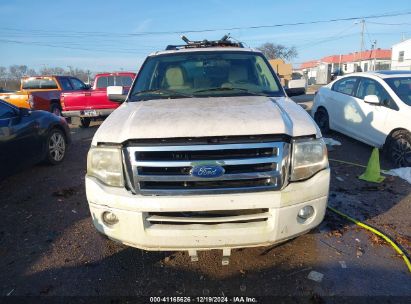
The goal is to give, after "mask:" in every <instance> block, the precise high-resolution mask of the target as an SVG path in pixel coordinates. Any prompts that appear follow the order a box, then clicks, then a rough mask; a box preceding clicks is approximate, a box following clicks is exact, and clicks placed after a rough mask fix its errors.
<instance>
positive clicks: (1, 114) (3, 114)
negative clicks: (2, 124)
mask: <svg viewBox="0 0 411 304" xmlns="http://www.w3.org/2000/svg"><path fill="white" fill-rule="evenodd" d="M15 116H16V112H15V111H14V110H13V108H12V107H10V106H8V105H6V104H4V103H0V119H8V118H13V117H15Z"/></svg>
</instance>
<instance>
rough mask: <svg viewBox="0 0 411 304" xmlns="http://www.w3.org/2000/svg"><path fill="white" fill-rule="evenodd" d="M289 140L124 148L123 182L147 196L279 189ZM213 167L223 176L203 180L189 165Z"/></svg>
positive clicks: (284, 177)
mask: <svg viewBox="0 0 411 304" xmlns="http://www.w3.org/2000/svg"><path fill="white" fill-rule="evenodd" d="M288 154H289V144H288V143H286V142H263V143H262V142H257V143H244V144H241V143H240V144H239V143H236V144H195V145H192V144H189V145H153V146H145V145H144V146H143V145H142V146H134V145H132V146H128V147H127V148H125V156H126V160H127V161H126V166H127V169H128V170H127V172H128V181H129V186H130V188H131V190H132V191H133V192H134V193H141V194H146V195H184V194H192V193H196V194H210V193H212V194H214V193H227V192H244V191H264V190H276V189H279V188H281V186H282V185H283V183H284V180H286V175H287V171H288V170H287V168H288ZM201 165H218V166H220V167H222V168H223V169H224V174H223V175H221V176H218V177H212V178H203V177H198V176H194V175H192V174H191V172H192V169H193V167H195V166H201Z"/></svg>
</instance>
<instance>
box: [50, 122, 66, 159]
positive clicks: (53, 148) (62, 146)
mask: <svg viewBox="0 0 411 304" xmlns="http://www.w3.org/2000/svg"><path fill="white" fill-rule="evenodd" d="M65 155H66V139H65V136H64V134H63V132H61V131H60V130H58V129H54V130H52V131H51V132H50V134H49V136H48V140H47V157H46V161H47V162H49V163H50V164H52V165H57V164H59V163H61V162H62V161H63V159H64V156H65Z"/></svg>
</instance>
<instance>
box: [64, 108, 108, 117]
mask: <svg viewBox="0 0 411 304" xmlns="http://www.w3.org/2000/svg"><path fill="white" fill-rule="evenodd" d="M88 110H95V111H96V115H92V116H90V115H86V114H85V111H88ZM113 111H114V109H86V110H79V111H62V112H61V114H62V115H63V116H64V117H91V118H93V117H107V116H109V115H110V114H111V113H113Z"/></svg>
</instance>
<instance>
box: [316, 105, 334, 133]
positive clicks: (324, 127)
mask: <svg viewBox="0 0 411 304" xmlns="http://www.w3.org/2000/svg"><path fill="white" fill-rule="evenodd" d="M314 121H315V122H316V123H317V125H318V127H319V128H320V130H321V133H323V134H327V133H329V132H330V118H329V116H328V112H327V110H326V109H323V108H319V109H318V110H317V112H315V114H314Z"/></svg>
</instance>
